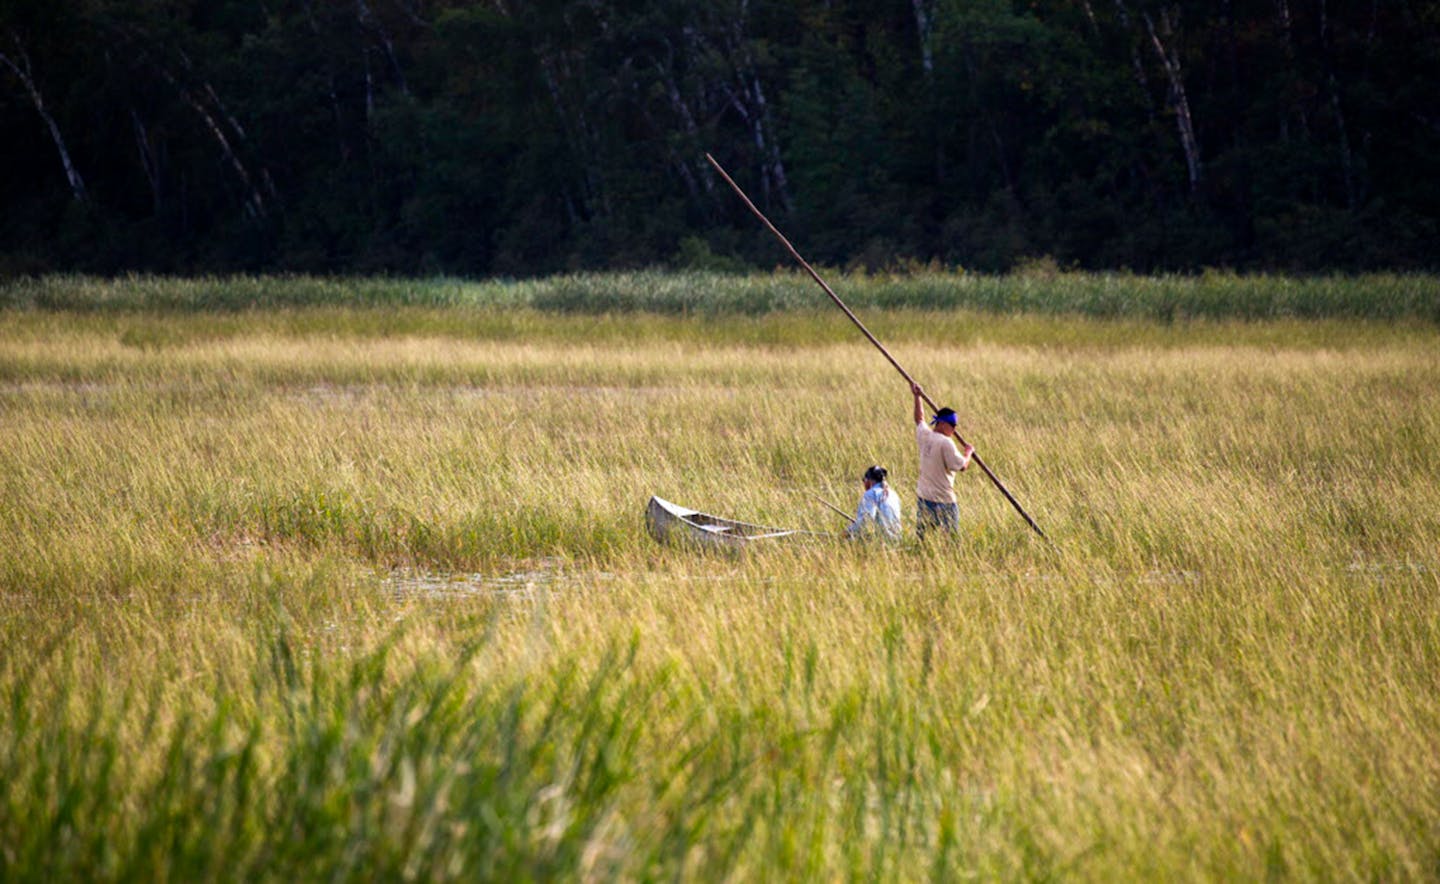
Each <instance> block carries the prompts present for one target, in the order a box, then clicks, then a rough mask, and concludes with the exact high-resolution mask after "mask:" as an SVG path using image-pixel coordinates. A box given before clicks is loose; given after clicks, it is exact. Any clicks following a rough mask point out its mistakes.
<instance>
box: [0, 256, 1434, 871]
mask: <svg viewBox="0 0 1440 884" xmlns="http://www.w3.org/2000/svg"><path fill="white" fill-rule="evenodd" d="M1126 279H1127V278H1126V277H1118V276H1117V277H1090V276H1083V275H1072V274H1055V275H1052V276H1045V275H1039V274H1037V275H1035V276H1032V277H1031V278H1027V279H1018V278H1009V277H1003V278H974V279H971V278H970V277H960V276H955V275H953V274H951V275H935V276H926V275H924V274H922V275H921V282H920V283H915V284H916V285H920V286H921V288H917V289H915V290H914V291H915V292H922V294H912V295H909V296H908V297H910V299H911V301H913V303H910V304H908V305H905V306H901V302H903V301H905V297H906V292H909V291H911V290H909V289H906V288H905V286H906V285H909V284H911V283H912V281H911V280H908V279H903V278H897V279H891V278H889V277H885V278H880V277H864V278H861V277H848V276H847V277H839V278H833V279H831V282H832V284H834V285H836V288H837V290H838V291H840V292H841V294H842V297H845V298H846V299H847V302H848V303H851V304H852V306H853V307H855V309H856V311H857V313H859V315H860V316H861V317H862V318H863V319H864V320H865V321H866V323H867V325H869V326H870V327H871V328H872V329H873V330H874V331H875V332H876V333H877V335H878V336H879V337H880V338H881V339H882V340H884V341H885V342H886V343H887V346H890V347H891V348H892V350H893V351H894V352H895V355H896V356H897V358H899V359H900V360H901V361H902V362H903V363H904V364H906V365H907V367H909V368H910V369H911V370H912V371H914V372H915V374H916V375H917V377H918V379H919V380H920V381H921V382H922V383H923V384H925V385H926V388H927V390H929V391H930V392H932V393H933V394H934V395H935V396H936V398H937V400H939V401H942V402H945V403H949V404H952V405H954V406H956V407H957V409H958V410H959V411H960V414H961V417H962V427H963V429H964V430H965V432H966V436H967V439H969V440H970V441H972V442H974V443H975V444H976V445H977V447H979V448H980V450H981V451H982V452H983V453H984V455H985V457H986V460H987V462H988V463H989V464H990V465H991V466H992V467H993V468H994V469H995V471H996V472H997V474H998V475H1000V476H1001V477H1002V478H1003V479H1004V480H1005V481H1006V483H1007V485H1008V486H1009V487H1010V488H1011V490H1012V491H1014V492H1015V494H1016V496H1017V497H1018V498H1019V499H1020V500H1021V501H1022V502H1023V503H1024V504H1025V506H1026V508H1027V510H1029V511H1030V512H1031V513H1032V514H1033V515H1034V516H1035V518H1036V520H1037V521H1038V522H1039V523H1040V525H1041V527H1042V528H1043V529H1044V530H1045V531H1046V533H1047V534H1048V535H1049V536H1050V537H1051V538H1052V539H1053V540H1054V544H1053V545H1047V544H1044V543H1042V542H1040V541H1038V540H1037V539H1036V538H1034V537H1033V535H1032V534H1031V533H1030V531H1029V529H1028V528H1027V527H1026V526H1025V524H1024V523H1023V521H1022V520H1021V519H1020V518H1019V517H1018V516H1016V515H1015V514H1014V512H1013V511H1012V510H1010V508H1009V506H1008V505H1007V504H1006V503H1005V501H1004V500H1003V498H1001V496H1000V495H999V494H998V493H996V492H995V491H994V490H993V489H992V488H990V487H989V485H988V483H986V482H985V481H984V477H983V476H980V475H977V474H976V473H975V472H974V471H971V472H969V473H966V474H962V476H961V477H959V480H958V481H957V486H958V488H957V490H958V491H959V492H960V495H961V513H962V525H963V532H964V533H963V542H961V543H958V544H930V545H927V546H921V545H919V544H917V543H916V542H914V541H913V539H908V537H907V540H906V541H905V542H904V543H902V544H900V545H898V546H896V547H894V548H889V547H884V548H875V547H866V546H855V545H846V544H842V543H839V542H838V541H837V542H824V543H819V544H815V545H796V546H788V547H776V548H774V549H771V550H757V551H756V553H755V554H752V555H746V556H741V557H725V556H697V555H694V554H691V553H690V552H688V551H685V550H677V549H671V548H668V547H662V546H659V545H657V544H655V543H654V542H653V541H652V540H651V539H650V538H649V537H648V536H647V535H646V533H645V531H644V527H643V516H642V511H643V506H644V503H645V500H646V499H647V497H648V495H649V494H652V493H656V494H660V495H661V496H663V497H666V498H667V499H673V500H676V501H677V502H679V503H682V504H686V505H693V506H697V507H703V508H705V509H707V510H712V511H715V512H721V513H725V514H727V515H732V516H734V517H737V518H744V519H746V520H747V521H754V522H761V523H769V524H780V525H786V526H792V527H797V528H812V529H818V530H833V529H834V528H835V527H837V526H836V524H834V522H838V520H836V519H834V517H833V516H832V515H830V514H828V513H826V512H824V511H823V510H821V509H820V508H819V506H818V505H816V504H814V503H813V498H814V497H816V496H820V497H825V498H827V499H830V500H832V501H836V502H839V503H841V504H843V505H847V506H848V505H849V504H850V503H852V502H853V500H854V498H855V495H858V493H859V474H860V472H861V471H862V470H863V469H864V468H865V466H867V465H868V464H871V463H882V464H885V465H888V466H889V467H890V468H891V475H892V476H893V477H894V479H895V481H896V483H897V490H899V491H900V492H901V493H902V497H903V498H905V499H906V500H907V504H906V507H905V527H906V532H907V535H911V534H912V533H913V499H912V497H911V490H912V488H913V485H912V484H911V483H912V482H913V477H914V472H913V470H914V466H913V462H912V461H913V453H912V447H913V444H914V441H913V436H912V434H911V432H910V430H911V429H912V428H911V427H910V426H909V409H910V401H909V397H908V394H907V393H906V391H905V389H904V386H903V383H902V382H901V381H900V380H899V379H898V377H896V376H895V375H894V373H893V371H892V370H891V369H890V368H889V366H887V365H886V364H885V363H884V361H883V359H881V358H880V357H879V356H878V354H876V353H875V352H874V351H873V349H872V348H870V346H869V345H868V344H867V343H866V342H865V341H864V340H863V339H860V337H859V335H858V334H857V333H856V332H855V330H854V328H853V327H851V326H850V325H849V324H848V321H847V320H846V319H845V318H844V317H843V316H842V315H840V314H839V311H836V310H834V309H833V307H829V306H828V302H822V299H823V298H824V296H823V294H822V293H820V292H819V291H818V290H813V289H814V286H813V283H812V282H810V281H809V280H808V279H805V278H800V277H795V276H788V275H784V274H781V275H777V276H768V275H767V276H764V277H760V278H755V277H736V278H729V277H721V276H701V277H694V276H687V275H681V276H675V277H665V276H662V275H660V274H638V275H629V274H616V275H609V276H604V277H586V276H581V277H566V278H563V279H554V280H541V281H536V282H534V283H499V282H496V283H464V282H459V281H418V282H408V281H401V280H384V279H381V280H368V281H366V280H325V279H319V278H313V279H312V278H284V277H278V278H271V277H255V278H249V277H246V278H227V279H217V280H165V279H159V278H136V279H131V280H126V279H115V280H108V281H107V280H99V279H94V278H81V277H44V278H41V279H34V280H22V281H12V282H9V283H6V284H5V285H4V287H3V288H0V303H3V307H0V452H3V458H0V541H3V542H0V880H4V881H6V882H10V881H14V882H25V881H51V880H70V879H76V880H102V881H108V880H133V879H137V878H144V879H166V880H213V879H217V878H223V879H245V880H262V881H263V880H275V881H294V880H310V879H314V878H330V879H357V878H365V879H371V878H378V879H392V878H395V879H398V878H420V879H426V880H477V879H479V880H553V879H557V878H558V879H567V880H573V879H577V878H583V879H593V878H606V879H615V878H618V879H627V880H628V879H653V878H680V879H697V880H733V879H755V878H763V879H783V880H816V879H820V880H833V879H837V878H852V879H881V880H919V879H925V878H931V879H935V880H954V879H956V878H964V877H978V878H981V879H987V880H1032V879H1055V878H1065V879H1070V880H1093V881H1112V880H1135V879H1163V880H1169V879H1197V878H1198V879H1224V880H1255V879H1261V878H1266V877H1278V878H1301V879H1306V878H1321V879H1325V878H1335V877H1339V878H1349V879H1406V880H1418V879H1425V878H1427V877H1432V876H1433V875H1434V873H1435V870H1436V869H1437V868H1440V830H1437V828H1436V826H1435V821H1436V820H1437V819H1440V742H1437V736H1436V735H1437V734H1440V695H1437V693H1436V691H1435V685H1436V683H1437V681H1440V551H1437V548H1436V544H1435V538H1436V537H1440V411H1437V409H1436V408H1435V404H1434V403H1435V394H1434V391H1435V390H1436V389H1440V325H1437V324H1436V322H1435V316H1434V314H1433V310H1434V303H1435V284H1434V279H1433V278H1429V277H1405V276H1395V277H1391V276H1377V277H1354V278H1328V277H1327V278H1321V279H1317V280H1309V281H1306V280H1285V279H1279V278H1274V279H1269V278H1267V279H1257V278H1245V281H1244V283H1243V285H1242V284H1241V283H1240V282H1234V281H1226V280H1230V278H1228V277H1226V278H1225V279H1224V280H1221V279H1219V278H1204V277H1201V278H1194V279H1190V280H1184V279H1175V280H1158V281H1157V280H1147V279H1145V278H1138V277H1137V278H1133V280H1132V283H1126V282H1125V280H1126ZM1207 279H1208V281H1207ZM1222 282H1224V284H1222ZM1126 285H1130V286H1131V290H1130V291H1129V292H1128V293H1127V292H1126V291H1125V286H1126ZM1230 285H1233V286H1235V287H1234V288H1227V286H1230ZM727 286H732V287H733V289H732V288H727ZM867 286H868V288H867ZM923 286H930V287H931V288H929V289H926V288H923ZM967 286H974V288H973V289H972V288H967ZM1066 286H1075V289H1074V290H1073V291H1072V290H1068V289H1066ZM1007 287H1009V288H1007ZM1112 289H1114V291H1112ZM1095 291H1099V292H1109V294H1106V295H1105V296H1104V298H1100V297H1099V296H1098V295H1097V296H1094V298H1093V299H1091V298H1092V295H1090V294H1085V293H1086V292H1095ZM923 292H931V294H923ZM976 292H988V293H990V294H985V295H984V297H983V298H982V297H980V296H979V295H976ZM1007 292H1009V293H1010V294H1006V293H1007ZM1047 292H1054V293H1057V294H1054V298H1055V299H1056V300H1054V301H1052V302H1045V301H1044V300H1043V296H1045V295H1046V293H1047ZM1167 292H1168V293H1169V294H1168V295H1165V297H1169V298H1171V300H1170V301H1168V302H1165V301H1164V300H1163V298H1161V294H1159V293H1167ZM1246 292H1248V293H1249V294H1246ZM1367 292H1369V293H1370V294H1373V295H1375V296H1376V297H1377V298H1380V299H1382V300H1384V304H1383V305H1381V306H1378V307H1375V308H1374V309H1373V310H1372V311H1371V312H1370V313H1365V312H1363V311H1362V310H1361V306H1362V305H1363V303H1364V301H1363V296H1364V295H1365V294H1366V293H1367ZM942 295H943V298H942ZM962 295H963V296H964V297H963V298H962ZM1002 295H1003V296H1004V297H1007V298H1013V299H1014V302H1015V303H1022V302H1024V303H1028V301H1027V300H1026V299H1031V300H1033V302H1034V303H1037V304H1041V306H1039V307H1036V308H1034V309H1031V308H1025V309H1026V311H1027V312H1023V313H1013V314H1012V313H1001V312H992V310H991V308H989V307H986V306H985V304H986V303H989V302H986V301H985V300H984V299H985V298H993V299H994V300H993V303H995V304H999V303H1002V302H1003V298H1002ZM1302 295H1303V297H1302ZM1182 296H1183V297H1182ZM627 298H628V299H629V300H627ZM926 298H931V299H933V302H927V301H926V300H925V299H926ZM944 298H952V299H953V300H944ZM687 299H689V300H687ZM967 299H968V300H967ZM1087 299H1091V300H1087ZM1107 299H1108V300H1107ZM1186 299H1190V300H1186ZM1182 302H1183V303H1185V304H1198V305H1209V306H1208V307H1207V308H1206V309H1208V310H1209V311H1210V312H1208V313H1207V312H1204V310H1200V309H1199V308H1194V309H1192V308H1191V307H1186V308H1185V309H1184V310H1176V311H1175V312H1174V313H1173V315H1172V314H1167V313H1166V312H1165V311H1164V310H1162V309H1161V308H1160V307H1157V304H1162V303H1170V304H1179V303H1182ZM1046 303H1049V304H1050V306H1049V307H1046V306H1044V305H1045V304H1046ZM1062 303H1063V304H1071V305H1074V304H1082V305H1083V304H1090V305H1091V307H1090V308H1088V309H1093V310H1102V309H1109V310H1117V311H1118V310H1121V309H1122V308H1123V310H1125V311H1131V312H1115V313H1111V314H1108V315H1107V314H1102V313H1090V312H1086V309H1069V308H1067V309H1061V308H1060V307H1059V306H1058V305H1061V304H1062ZM1302 303H1303V305H1305V306H1299V305H1301V304H1302ZM607 304H608V305H611V306H605V305H607ZM615 304H627V305H630V306H627V307H616V306H613V305H615ZM645 304H651V305H656V304H658V305H671V306H669V307H655V308H653V310H652V308H651V307H644V306H642V305H645ZM1262 304H1264V305H1269V306H1266V307H1264V308H1263V310H1262V308H1261V306H1260V305H1262ZM702 305H708V306H702ZM759 305H765V306H764V309H763V310H761V309H758V306H759ZM777 305H778V306H777ZM816 305H819V306H818V307H817V306H816ZM857 305H863V306H857ZM881 305H885V306H881ZM937 305H939V306H937ZM1106 305H1109V306H1106ZM1117 305H1118V306H1117ZM1247 305H1248V306H1247ZM1222 306H1223V308H1224V309H1223V310H1222V309H1221V308H1222ZM1282 306H1283V307H1284V309H1281V307H1282ZM1264 310H1276V311H1278V318H1261V317H1262V316H1265V315H1268V314H1265V313H1264V312H1263V311H1264ZM1246 311H1251V312H1253V313H1254V314H1255V315H1251V312H1246ZM1306 311H1309V312H1306ZM1325 311H1330V312H1328V313H1327V312H1325ZM1347 311H1348V312H1347ZM1427 311H1430V312H1427ZM1312 316H1314V317H1318V318H1308V317H1312Z"/></svg>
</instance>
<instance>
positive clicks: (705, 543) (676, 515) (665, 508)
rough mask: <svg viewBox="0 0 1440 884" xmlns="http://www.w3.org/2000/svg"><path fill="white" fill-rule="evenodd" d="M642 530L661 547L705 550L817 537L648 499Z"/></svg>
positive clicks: (736, 547) (730, 548)
mask: <svg viewBox="0 0 1440 884" xmlns="http://www.w3.org/2000/svg"><path fill="white" fill-rule="evenodd" d="M645 526H646V528H648V529H649V531H650V536H651V537H654V538H655V539H656V540H658V541H660V542H661V543H673V544H676V545H692V546H699V547H702V548H706V549H724V550H737V549H743V548H744V547H746V546H749V545H750V544H752V543H754V542H756V541H760V540H777V539H779V538H782V537H797V536H811V537H814V536H818V535H816V534H815V533H814V532H812V531H797V530H792V529H789V528H770V527H767V526H765V525H751V524H750V523H748V522H737V521H735V520H734V519H726V518H723V517H721V516H712V515H710V514H709V513H702V512H700V511H698V510H691V509H686V508H685V507H683V506H678V505H676V504H673V503H671V502H670V501H668V500H662V499H660V498H658V497H652V498H650V503H649V505H647V506H646V507H645Z"/></svg>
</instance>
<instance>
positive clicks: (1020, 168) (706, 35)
mask: <svg viewBox="0 0 1440 884" xmlns="http://www.w3.org/2000/svg"><path fill="white" fill-rule="evenodd" d="M1437 82H1440V3H1436V2H1416V0H1386V2H1380V0H1353V2H1347V3H1331V2H1328V0H1205V2H1199V0H1172V2H1160V0H1034V2H1018V0H1016V2H1001V0H886V2H882V3H877V2H873V0H867V2H861V0H712V2H704V3H696V2H685V0H657V2H650V3H634V2H624V0H586V2H561V0H538V2H530V3H526V2H521V0H484V2H466V0H0V165H3V168H4V170H5V174H4V175H3V176H0V274H15V273H34V272H43V271H47V270H55V269H75V270H83V271H90V272H100V273H108V272H116V271H124V270H150V271H159V272H222V271H232V270H257V269H264V270H295V271H309V272H394V273H403V274H417V273H418V274H441V273H444V274H470V275H481V274H500V275H512V276H522V275H532V274H543V273H550V272H555V271H560V270H573V269H590V268H623V267H638V266H651V265H669V266H681V267H693V268H701V269H724V268H726V267H729V266H734V267H740V266H745V265H747V264H760V265H769V264H773V263H776V262H778V261H780V260H781V253H780V252H779V251H778V250H777V249H776V247H775V244H774V242H773V241H771V240H770V239H769V237H768V236H767V235H765V234H764V233H763V232H762V231H760V230H759V228H758V226H757V225H756V224H755V222H754V219H753V218H751V217H750V216H749V215H748V214H746V212H745V209H744V207H743V206H742V205H741V204H740V203H739V202H738V200H737V199H736V198H735V196H734V195H733V194H732V193H730V192H729V191H728V190H727V189H725V187H724V184H723V182H721V181H720V180H719V178H718V177H717V176H716V175H715V174H714V172H713V171H711V170H710V169H709V167H708V165H707V164H706V163H705V161H704V154H705V153H706V152H707V151H708V152H711V153H713V154H714V155H715V156H716V157H717V158H718V159H719V160H720V162H722V163H723V164H725V165H726V167H727V168H728V169H729V170H730V171H731V173H732V174H734V175H735V177H736V178H737V179H738V180H739V181H740V183H741V184H742V185H743V186H744V187H746V188H747V189H748V190H749V191H750V193H751V194H752V196H753V197H754V198H755V200H756V202H757V203H759V204H760V205H761V207H762V208H763V209H765V210H766V211H767V212H769V213H771V216H772V218H773V219H774V220H775V221H776V223H777V224H779V225H780V226H781V228H782V229H784V230H786V232H787V233H789V234H790V236H791V238H792V239H793V240H795V241H796V242H797V244H799V245H800V247H801V249H802V251H804V252H805V253H806V254H807V255H808V256H809V257H811V258H812V260H816V261H822V262H826V263H829V264H834V265H848V266H862V267H877V266H891V267H893V266H903V265H907V264H913V263H915V262H919V263H930V262H938V263H940V264H943V265H947V266H962V267H966V268H973V269H979V270H1003V269H1006V268H1009V267H1012V266H1014V265H1015V264H1016V263H1017V262H1022V261H1026V260H1033V259H1037V258H1041V257H1044V258H1047V259H1053V260H1054V261H1055V262H1056V263H1058V264H1059V265H1060V266H1063V267H1068V266H1075V267H1080V268H1100V267H1127V268H1132V269H1135V270H1147V271H1148V270H1188V269H1195V268H1200V267H1217V266H1218V267H1230V268H1235V269H1241V270H1252V269H1254V270H1260V269H1264V270H1271V269H1274V270H1291V271H1313V270H1321V269H1340V270H1355V269H1364V268H1393V269H1406V268H1434V267H1436V266H1440V254H1437V252H1440V250H1437V248H1436V246H1437V242H1440V89H1437V87H1436V85H1435V84H1436V83H1437Z"/></svg>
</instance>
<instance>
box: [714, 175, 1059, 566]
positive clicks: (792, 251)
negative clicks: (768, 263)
mask: <svg viewBox="0 0 1440 884" xmlns="http://www.w3.org/2000/svg"><path fill="white" fill-rule="evenodd" d="M705 159H707V160H709V161H710V165H712V166H714V167H715V171H716V172H719V173H720V177H721V178H724V179H725V183H726V184H729V185H730V187H731V188H732V189H733V190H734V191H735V193H736V194H737V195H739V197H740V199H741V200H742V201H744V203H745V205H746V207H748V208H749V209H750V211H751V212H753V213H754V214H755V217H756V218H759V219H760V223H762V224H764V225H765V227H766V228H767V229H768V230H769V231H770V232H771V233H773V234H775V238H776V239H778V240H780V243H781V244H782V245H784V246H785V249H786V250H787V251H789V252H790V256H791V257H793V258H794V259H795V260H796V261H797V262H799V264H800V266H801V267H803V268H805V272H806V273H808V274H810V278H811V279H813V280H815V282H817V283H819V285H820V288H822V289H824V290H825V294H827V295H829V296H830V300H832V301H834V302H835V306H837V307H839V308H840V309H841V310H844V311H845V315H846V316H848V317H850V321H851V322H853V323H855V327H856V328H858V329H860V331H861V333H862V334H864V335H865V337H866V338H868V339H869V340H870V343H872V344H874V345H875V349H877V350H879V351H880V354H881V355H882V356H884V357H885V358H886V359H887V360H889V362H890V364H891V365H893V366H894V367H895V370H896V371H898V372H900V376H901V377H903V378H904V379H905V380H907V381H909V382H910V385H911V386H912V387H914V386H918V385H917V384H916V383H915V379H914V378H912V377H911V376H910V372H908V371H906V370H905V368H904V366H902V365H901V364H900V363H898V362H896V361H895V357H894V356H891V355H890V351H889V350H886V349H885V345H884V344H882V343H880V341H878V340H877V339H876V338H875V336H874V335H872V334H870V329H868V328H866V327H865V323H863V322H861V321H860V319H859V317H857V316H856V315H855V314H854V313H852V312H850V308H849V307H846V306H845V302H844V301H842V300H840V296H839V295H837V294H835V290H834V289H832V288H830V286H829V284H828V283H826V282H825V280H823V279H821V278H820V274H818V273H816V272H815V268H814V267H811V266H810V262H809V261H806V260H805V259H804V258H802V257H800V253H799V252H797V251H795V247H794V246H792V245H790V240H788V239H786V238H785V234H783V233H781V232H780V231H779V230H778V229H776V227H775V225H774V224H771V223H770V219H769V218H766V217H765V214H764V213H763V212H761V211H760V210H759V209H757V208H755V204H754V203H752V202H751V201H750V197H748V196H746V195H745V191H743V190H741V189H740V185H738V184H736V183H735V179H733V178H731V177H730V175H729V173H727V172H726V171H725V170H724V169H723V168H722V167H721V166H720V164H719V163H718V162H716V161H715V158H714V157H712V156H711V155H710V154H708V153H707V154H705ZM920 395H921V397H923V398H924V400H925V404H926V405H929V406H930V409H931V410H932V411H934V410H936V409H938V408H939V406H938V405H936V404H935V401H934V400H932V399H931V398H930V396H929V395H928V394H926V393H924V392H922V393H921V394H920ZM955 438H956V439H958V440H960V444H961V445H967V444H969V443H967V442H966V441H965V439H964V437H962V436H961V435H960V432H959V430H956V432H955ZM970 459H971V460H973V461H974V462H975V463H976V464H977V465H979V467H980V469H982V470H984V471H985V475H986V476H988V477H990V481H991V482H992V483H994V485H995V487H996V488H998V489H1000V493H1001V494H1003V495H1005V499H1006V500H1008V501H1010V505H1011V506H1013V507H1014V508H1015V512H1017V513H1019V514H1020V515H1021V516H1022V517H1023V518H1024V519H1025V521H1026V522H1027V523H1028V524H1029V525H1030V527H1031V528H1034V529H1035V533H1036V534H1039V535H1040V536H1041V537H1045V532H1044V531H1041V530H1040V526H1039V525H1037V524H1035V520H1034V519H1032V518H1030V514H1029V513H1027V512H1025V508H1024V507H1023V506H1021V505H1020V501H1018V500H1016V499H1015V495H1013V494H1011V493H1010V489H1009V488H1006V487H1005V483H1004V482H1001V481H1000V479H999V477H997V476H996V475H995V474H994V473H993V472H991V471H990V467H988V466H986V465H985V461H983V460H981V459H980V455H979V454H975V455H972V456H971V458H970ZM1046 539H1047V540H1048V539H1049V538H1046Z"/></svg>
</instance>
